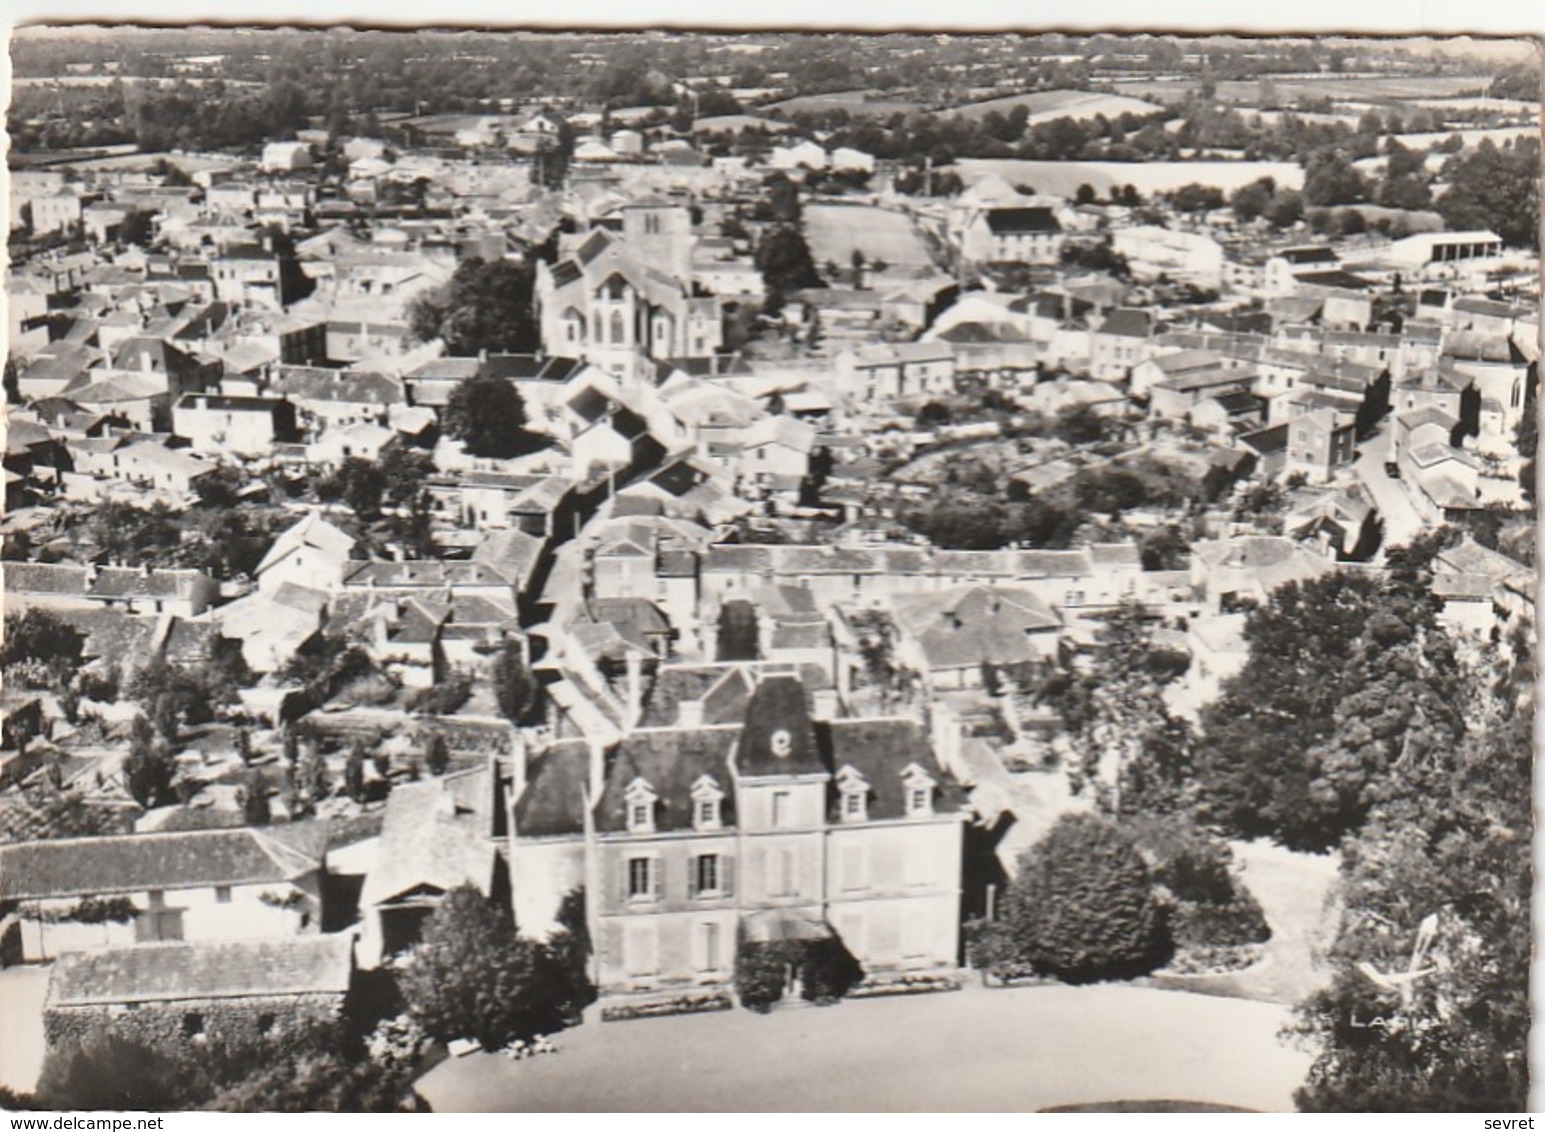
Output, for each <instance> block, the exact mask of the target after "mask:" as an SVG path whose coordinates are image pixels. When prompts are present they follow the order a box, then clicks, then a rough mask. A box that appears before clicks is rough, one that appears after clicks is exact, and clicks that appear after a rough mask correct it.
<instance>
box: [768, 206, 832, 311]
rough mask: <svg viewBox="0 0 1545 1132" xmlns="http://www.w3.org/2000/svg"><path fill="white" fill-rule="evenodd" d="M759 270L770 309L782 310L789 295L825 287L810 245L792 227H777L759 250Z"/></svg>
mask: <svg viewBox="0 0 1545 1132" xmlns="http://www.w3.org/2000/svg"><path fill="white" fill-rule="evenodd" d="M756 266H757V269H758V270H759V271H761V273H762V282H763V283H764V285H765V286H766V287H767V309H768V310H769V311H776V310H779V309H781V308H782V306H783V303H784V300H785V299H786V298H787V297H788V295H789V294H790V292H793V291H798V290H800V289H802V288H805V287H820V286H822V280H821V273H820V272H819V271H817V270H816V266H815V260H814V259H813V258H812V257H811V255H810V245H808V244H807V243H805V237H804V236H803V235H802V234H801V233H800V231H799V229H798V228H797V227H795V226H794V225H793V224H775V225H773V226H772V227H771V228H769V229H768V230H767V232H766V234H764V235H763V236H762V240H761V242H760V243H759V244H757V247H756Z"/></svg>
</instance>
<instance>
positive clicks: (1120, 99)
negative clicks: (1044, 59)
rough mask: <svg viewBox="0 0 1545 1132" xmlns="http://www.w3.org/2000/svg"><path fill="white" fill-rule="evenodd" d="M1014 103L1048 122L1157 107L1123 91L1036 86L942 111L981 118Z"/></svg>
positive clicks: (1006, 110) (1033, 117) (1005, 111)
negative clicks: (1038, 88)
mask: <svg viewBox="0 0 1545 1132" xmlns="http://www.w3.org/2000/svg"><path fill="white" fill-rule="evenodd" d="M1016 106H1023V107H1024V108H1025V109H1026V110H1028V111H1029V112H1030V118H1029V122H1030V124H1031V125H1032V126H1033V125H1035V124H1036V123H1037V122H1050V121H1052V120H1053V119H1056V118H1077V119H1079V120H1080V121H1082V120H1084V119H1088V118H1093V117H1095V116H1096V115H1098V114H1104V115H1105V116H1106V117H1107V118H1117V117H1120V116H1121V115H1122V114H1151V113H1153V112H1154V111H1155V110H1158V109H1160V106H1159V104H1158V103H1156V102H1146V101H1144V100H1143V99H1141V98H1130V97H1128V96H1127V95H1124V94H1102V93H1100V92H1099V91H1089V90H1040V91H1035V92H1034V93H1032V94H1014V95H1009V96H1008V97H1007V98H993V99H989V100H988V101H986V102H973V103H970V104H969V105H966V106H958V107H956V108H955V109H953V110H949V111H945V113H946V114H948V115H950V116H951V117H960V118H970V119H972V120H973V121H975V120H979V119H982V118H985V117H986V116H987V115H988V114H991V113H992V112H993V111H997V112H998V113H999V114H1003V115H1005V116H1006V115H1007V114H1008V113H1009V112H1010V111H1011V110H1013V109H1014V107H1016Z"/></svg>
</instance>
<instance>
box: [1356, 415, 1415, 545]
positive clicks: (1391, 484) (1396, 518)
mask: <svg viewBox="0 0 1545 1132" xmlns="http://www.w3.org/2000/svg"><path fill="white" fill-rule="evenodd" d="M1392 427H1393V426H1392V425H1391V424H1390V422H1389V421H1388V420H1385V421H1384V422H1383V423H1382V424H1380V425H1379V429H1378V431H1377V432H1375V433H1374V434H1373V435H1372V436H1370V437H1369V438H1368V439H1367V440H1365V441H1363V443H1361V444H1360V445H1358V451H1357V460H1356V462H1355V463H1353V465H1352V471H1353V473H1354V474H1355V475H1356V477H1357V480H1358V482H1359V483H1361V484H1362V485H1363V486H1364V487H1366V488H1367V489H1368V494H1370V495H1371V496H1373V502H1374V506H1376V507H1377V508H1378V509H1379V515H1380V517H1381V518H1382V519H1383V520H1384V542H1383V545H1382V546H1381V547H1380V551H1379V554H1380V557H1381V558H1382V555H1383V552H1384V550H1386V549H1388V548H1389V547H1391V546H1400V545H1402V544H1404V543H1407V542H1410V541H1411V539H1412V538H1414V537H1415V536H1416V535H1418V534H1420V533H1421V531H1422V528H1423V527H1424V526H1425V524H1424V522H1423V520H1422V517H1421V515H1419V514H1418V513H1417V511H1416V506H1415V504H1413V503H1412V502H1411V495H1410V492H1409V490H1408V489H1407V488H1406V485H1405V483H1404V482H1403V481H1401V480H1399V479H1396V478H1395V477H1393V476H1391V475H1389V474H1388V473H1387V472H1385V470H1384V464H1385V461H1387V460H1388V459H1389V458H1390V429H1391V428H1392Z"/></svg>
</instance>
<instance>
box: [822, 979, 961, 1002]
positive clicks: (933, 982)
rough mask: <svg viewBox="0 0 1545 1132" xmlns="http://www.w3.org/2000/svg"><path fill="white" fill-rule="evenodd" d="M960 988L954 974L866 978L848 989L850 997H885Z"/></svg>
mask: <svg viewBox="0 0 1545 1132" xmlns="http://www.w3.org/2000/svg"><path fill="white" fill-rule="evenodd" d="M959 989H960V980H959V979H957V978H956V977H955V976H953V975H891V976H881V977H880V978H876V979H873V980H865V981H864V982H862V983H860V984H858V986H856V987H854V988H853V989H852V990H850V991H848V997H849V998H883V997H885V996H887V995H894V994H932V993H933V992H935V991H958V990H959Z"/></svg>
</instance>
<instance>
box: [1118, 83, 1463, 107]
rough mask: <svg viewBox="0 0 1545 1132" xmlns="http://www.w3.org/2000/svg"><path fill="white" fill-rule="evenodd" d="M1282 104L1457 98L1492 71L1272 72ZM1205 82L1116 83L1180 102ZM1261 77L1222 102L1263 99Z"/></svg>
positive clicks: (1224, 91) (1222, 86)
mask: <svg viewBox="0 0 1545 1132" xmlns="http://www.w3.org/2000/svg"><path fill="white" fill-rule="evenodd" d="M1263 78H1267V79H1269V80H1270V86H1271V89H1272V90H1274V91H1275V92H1276V96H1277V102H1278V105H1280V106H1282V107H1284V108H1291V107H1292V106H1293V105H1294V104H1295V103H1298V102H1302V101H1303V100H1304V99H1306V98H1329V99H1332V100H1336V101H1360V102H1384V101H1399V102H1405V101H1409V100H1412V99H1422V98H1454V97H1457V96H1460V95H1466V94H1469V93H1471V92H1473V91H1477V90H1484V89H1485V88H1486V87H1488V86H1490V85H1491V78H1490V77H1489V76H1487V75H1270V76H1263ZM1200 85H1201V82H1200V80H1199V79H1196V78H1190V77H1187V78H1179V79H1137V80H1133V81H1131V82H1119V83H1115V84H1113V86H1114V87H1115V90H1116V93H1118V94H1125V95H1131V96H1132V97H1134V98H1148V99H1153V100H1155V101H1157V102H1179V101H1181V100H1182V99H1184V98H1185V97H1186V95H1188V94H1190V93H1191V92H1192V91H1195V90H1197V89H1198V88H1199V87H1200ZM1261 89H1262V81H1261V79H1227V80H1224V81H1223V82H1220V83H1219V84H1218V88H1217V97H1218V101H1220V102H1233V103H1244V104H1247V105H1250V104H1255V103H1258V102H1259V101H1260V99H1261Z"/></svg>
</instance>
